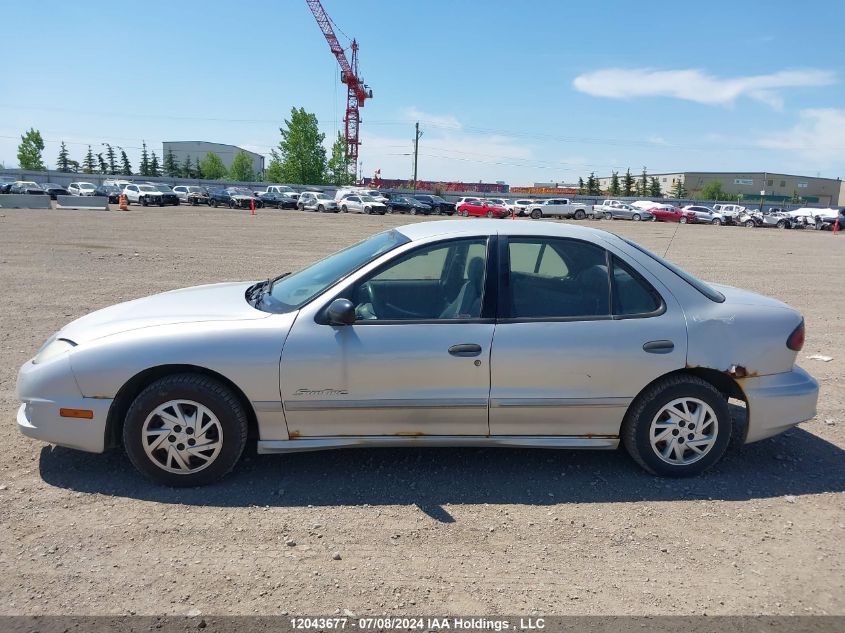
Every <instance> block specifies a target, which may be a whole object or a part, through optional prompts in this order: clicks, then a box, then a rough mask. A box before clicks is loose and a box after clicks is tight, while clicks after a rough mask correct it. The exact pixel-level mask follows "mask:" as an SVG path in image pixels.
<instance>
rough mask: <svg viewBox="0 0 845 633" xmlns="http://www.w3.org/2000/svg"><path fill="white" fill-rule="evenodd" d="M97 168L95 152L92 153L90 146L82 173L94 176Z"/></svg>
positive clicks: (83, 160) (83, 163) (84, 159)
mask: <svg viewBox="0 0 845 633" xmlns="http://www.w3.org/2000/svg"><path fill="white" fill-rule="evenodd" d="M96 168H97V162H96V161H95V160H94V152H93V151H91V146H90V145H89V146H88V153H87V154H85V158H83V159H82V173H83V174H93V173H94V170H95V169H96Z"/></svg>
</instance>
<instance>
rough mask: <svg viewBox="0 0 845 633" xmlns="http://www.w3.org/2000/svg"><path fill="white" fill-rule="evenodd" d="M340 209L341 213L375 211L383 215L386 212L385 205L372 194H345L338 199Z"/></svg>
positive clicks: (367, 212)
mask: <svg viewBox="0 0 845 633" xmlns="http://www.w3.org/2000/svg"><path fill="white" fill-rule="evenodd" d="M339 204H340V210H341V211H342V212H343V213H350V212H352V213H366V214H370V213H375V214H378V215H384V214H385V213H387V205H386V204H384V203H383V202H379V201H378V200H376V199H375V198H373V197H372V196H367V195H358V194H354V195H351V196H346V197H345V198H343V199H342V200H341V201H340V203H339Z"/></svg>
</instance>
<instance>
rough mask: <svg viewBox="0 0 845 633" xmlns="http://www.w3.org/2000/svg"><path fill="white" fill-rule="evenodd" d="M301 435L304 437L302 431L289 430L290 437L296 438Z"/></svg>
mask: <svg viewBox="0 0 845 633" xmlns="http://www.w3.org/2000/svg"><path fill="white" fill-rule="evenodd" d="M299 437H302V431H289V432H288V439H291V440H295V439H297V438H299Z"/></svg>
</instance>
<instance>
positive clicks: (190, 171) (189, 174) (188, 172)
mask: <svg viewBox="0 0 845 633" xmlns="http://www.w3.org/2000/svg"><path fill="white" fill-rule="evenodd" d="M179 175H180V176H182V178H193V177H194V166H193V163H191V155H190V154H188V155H187V156H185V160H184V161H182V169H181V170H180V171H179Z"/></svg>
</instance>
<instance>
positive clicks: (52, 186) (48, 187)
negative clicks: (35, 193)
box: [40, 182, 70, 200]
mask: <svg viewBox="0 0 845 633" xmlns="http://www.w3.org/2000/svg"><path fill="white" fill-rule="evenodd" d="M40 186H41V189H43V190H44V193H46V194H47V195H48V196H50V200H55V199H56V196H69V195H70V192H69V191H68V190H67V189H66V188H65V187H63V186H62V185H58V184H56V183H54V182H42V183H41V185H40Z"/></svg>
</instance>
